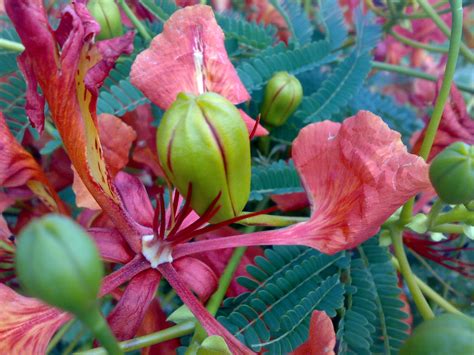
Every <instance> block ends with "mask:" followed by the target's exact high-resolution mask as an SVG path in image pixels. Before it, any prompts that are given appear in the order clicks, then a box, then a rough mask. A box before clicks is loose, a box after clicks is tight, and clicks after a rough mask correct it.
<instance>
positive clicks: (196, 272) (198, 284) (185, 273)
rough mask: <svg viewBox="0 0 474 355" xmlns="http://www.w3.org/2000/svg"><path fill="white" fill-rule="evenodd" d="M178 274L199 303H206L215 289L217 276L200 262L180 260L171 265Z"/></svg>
mask: <svg viewBox="0 0 474 355" xmlns="http://www.w3.org/2000/svg"><path fill="white" fill-rule="evenodd" d="M173 266H174V267H175V269H176V271H177V272H178V274H179V275H180V276H181V278H182V280H183V281H184V282H185V283H186V285H187V286H188V288H190V289H191V290H192V291H193V292H194V293H195V294H196V295H197V296H198V298H199V299H200V300H201V301H206V300H207V299H208V298H209V297H210V296H211V295H212V293H213V292H214V291H215V290H216V288H217V282H218V279H217V275H216V274H215V273H214V271H212V269H211V268H210V267H209V266H207V265H206V264H204V263H203V262H202V261H200V260H198V259H195V258H182V259H178V260H176V261H175V262H174V263H173Z"/></svg>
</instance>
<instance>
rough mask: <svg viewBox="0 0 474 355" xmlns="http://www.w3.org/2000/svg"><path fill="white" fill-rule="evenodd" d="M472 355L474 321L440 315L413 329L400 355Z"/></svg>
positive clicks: (462, 317)
mask: <svg viewBox="0 0 474 355" xmlns="http://www.w3.org/2000/svg"><path fill="white" fill-rule="evenodd" d="M413 354H429V355H446V354H449V355H466V354H474V320H473V319H472V318H470V317H467V316H464V315H458V314H447V313H445V314H442V315H440V316H438V317H436V318H434V319H430V320H427V321H425V322H423V323H421V324H420V325H419V326H418V327H416V328H415V330H414V331H413V333H412V335H411V336H410V337H409V338H408V340H407V341H406V343H405V344H404V345H403V347H402V348H401V350H400V355H413Z"/></svg>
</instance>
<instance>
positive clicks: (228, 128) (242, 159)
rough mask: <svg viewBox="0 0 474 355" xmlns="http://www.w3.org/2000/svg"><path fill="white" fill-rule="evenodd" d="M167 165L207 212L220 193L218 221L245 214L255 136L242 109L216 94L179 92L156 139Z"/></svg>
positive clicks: (173, 179)
mask: <svg viewBox="0 0 474 355" xmlns="http://www.w3.org/2000/svg"><path fill="white" fill-rule="evenodd" d="M156 141H157V148H158V155H159V157H160V161H161V163H162V167H163V169H164V171H165V173H166V175H167V177H168V179H169V180H170V181H171V182H172V183H173V185H174V186H175V187H176V188H177V189H178V191H179V192H180V194H181V195H183V196H187V193H188V187H189V185H190V184H192V194H191V195H192V197H191V207H192V208H193V209H194V210H195V211H196V212H197V213H198V214H200V215H202V214H203V213H204V212H205V211H206V210H207V209H208V207H209V206H210V204H211V202H212V201H213V200H214V199H215V198H216V197H217V196H218V194H219V193H220V194H221V196H220V199H219V201H218V203H217V204H218V205H219V206H221V207H220V209H219V212H218V213H217V214H216V215H215V216H214V217H213V218H212V219H211V222H212V223H217V222H220V221H223V220H226V219H229V218H232V217H235V216H237V215H239V214H240V212H241V211H242V209H243V208H244V207H245V204H246V203H247V200H248V197H249V194H250V176H251V168H250V140H249V134H248V130H247V128H246V126H245V123H244V121H243V120H242V118H241V116H240V113H239V111H238V110H237V108H236V107H235V106H234V105H233V104H232V103H231V102H230V101H228V100H227V99H225V98H224V97H222V96H220V95H218V94H215V93H205V94H202V95H199V96H194V95H191V94H184V93H180V94H179V95H178V97H177V99H176V101H175V102H174V103H173V104H172V105H171V107H170V108H169V109H168V110H167V111H166V113H165V114H164V116H163V119H162V121H161V123H160V126H159V128H158V133H157V137H156Z"/></svg>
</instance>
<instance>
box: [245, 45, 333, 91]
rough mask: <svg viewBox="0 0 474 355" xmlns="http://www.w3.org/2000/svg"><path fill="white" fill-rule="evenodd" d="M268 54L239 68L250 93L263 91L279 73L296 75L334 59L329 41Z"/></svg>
mask: <svg viewBox="0 0 474 355" xmlns="http://www.w3.org/2000/svg"><path fill="white" fill-rule="evenodd" d="M280 48H281V47H280ZM271 52H272V51H270V53H271ZM268 53H269V51H266V52H265V53H263V54H258V55H256V56H254V57H253V58H252V59H250V60H246V61H243V62H242V63H241V64H239V65H238V66H237V73H238V74H239V77H240V80H242V82H243V83H244V85H245V88H246V89H247V90H248V91H249V93H252V92H253V91H256V90H259V89H261V88H262V87H263V86H264V85H265V84H266V83H267V81H268V80H270V78H271V77H272V76H273V74H274V73H275V72H277V71H287V72H288V73H290V74H293V75H296V74H300V73H303V72H305V71H308V70H311V69H313V68H315V67H317V66H320V65H323V64H325V63H328V62H330V61H332V60H333V59H334V57H333V56H331V55H330V48H329V43H328V42H327V41H317V42H312V43H310V44H307V45H306V46H304V47H299V48H296V49H288V50H285V51H282V50H278V51H277V52H276V53H271V54H268Z"/></svg>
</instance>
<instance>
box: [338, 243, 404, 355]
mask: <svg viewBox="0 0 474 355" xmlns="http://www.w3.org/2000/svg"><path fill="white" fill-rule="evenodd" d="M349 285H350V288H351V289H354V291H353V292H350V293H348V296H347V300H346V311H345V313H344V317H343V318H342V320H341V322H340V323H339V330H338V334H337V335H338V338H339V339H340V347H339V354H357V355H359V354H398V351H399V350H400V347H401V345H402V344H403V343H404V341H405V340H406V338H407V337H408V333H407V331H408V329H409V326H408V325H407V324H406V323H405V319H406V318H408V315H407V314H406V313H405V312H404V311H403V310H402V308H403V307H404V303H403V302H402V301H401V300H400V295H401V292H402V291H401V289H400V288H399V287H398V277H397V274H396V271H395V269H394V267H393V265H392V263H391V261H390V253H389V252H388V249H387V248H386V247H381V246H379V245H378V239H377V238H372V239H369V240H368V241H367V242H365V243H363V244H362V245H361V246H359V247H358V248H357V254H356V255H355V256H354V257H353V260H352V262H351V268H350V282H349V283H348V286H349Z"/></svg>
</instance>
